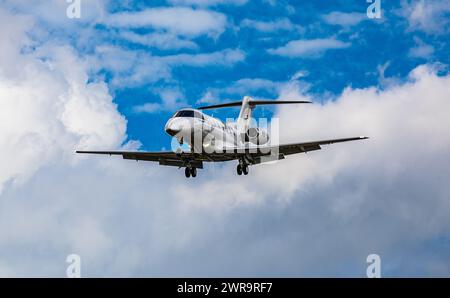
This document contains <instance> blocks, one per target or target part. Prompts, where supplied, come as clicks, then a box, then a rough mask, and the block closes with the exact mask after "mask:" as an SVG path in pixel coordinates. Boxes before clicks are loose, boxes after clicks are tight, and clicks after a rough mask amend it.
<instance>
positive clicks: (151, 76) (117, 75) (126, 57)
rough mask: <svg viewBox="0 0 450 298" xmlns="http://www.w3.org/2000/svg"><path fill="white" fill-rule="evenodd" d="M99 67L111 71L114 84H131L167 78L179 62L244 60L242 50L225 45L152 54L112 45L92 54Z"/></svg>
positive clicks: (211, 63)
mask: <svg viewBox="0 0 450 298" xmlns="http://www.w3.org/2000/svg"><path fill="white" fill-rule="evenodd" d="M92 60H93V61H95V64H96V67H97V68H98V69H106V70H109V71H111V72H112V73H113V74H114V76H113V79H112V82H111V84H112V85H113V86H114V87H125V86H126V87H133V86H139V85H142V84H144V83H151V82H156V81H158V80H161V79H164V80H170V79H171V77H172V69H173V68H176V67H179V66H191V67H205V66H220V67H232V66H234V65H235V64H236V63H239V62H242V61H244V60H245V53H244V52H242V51H241V50H237V49H225V50H222V51H216V52H212V53H199V54H175V55H167V56H152V55H151V54H149V53H148V52H146V51H137V50H136V51H135V50H125V49H122V48H120V47H115V46H99V47H97V49H96V56H95V57H93V58H92Z"/></svg>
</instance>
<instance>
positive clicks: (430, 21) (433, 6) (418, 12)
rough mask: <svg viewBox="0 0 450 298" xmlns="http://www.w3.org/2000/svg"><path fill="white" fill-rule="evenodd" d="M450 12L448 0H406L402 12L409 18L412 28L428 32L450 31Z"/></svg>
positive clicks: (441, 32)
mask: <svg viewBox="0 0 450 298" xmlns="http://www.w3.org/2000/svg"><path fill="white" fill-rule="evenodd" d="M449 13H450V3H449V2H448V1H446V0H436V1H424V0H411V1H405V0H404V1H402V7H401V12H400V14H401V15H403V16H404V17H406V18H407V20H408V23H409V27H410V29H411V30H420V31H423V32H426V33H428V34H446V33H448V32H449V30H450V22H449V20H448V14H449Z"/></svg>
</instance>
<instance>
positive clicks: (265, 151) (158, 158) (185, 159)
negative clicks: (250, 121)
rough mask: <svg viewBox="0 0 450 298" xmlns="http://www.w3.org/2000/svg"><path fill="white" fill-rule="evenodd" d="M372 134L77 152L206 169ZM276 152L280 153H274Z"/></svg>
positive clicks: (274, 157)
mask: <svg viewBox="0 0 450 298" xmlns="http://www.w3.org/2000/svg"><path fill="white" fill-rule="evenodd" d="M365 139H368V137H355V138H344V139H332V140H322V141H314V142H304V143H291V144H283V145H279V146H249V147H233V148H225V149H224V150H223V152H214V153H210V154H207V153H193V152H172V151H161V152H145V151H77V153H81V154H103V155H121V156H122V157H123V159H128V160H136V161H139V160H143V161H154V162H159V164H160V165H164V166H177V167H183V166H186V164H189V165H191V166H192V167H196V168H199V169H202V168H203V162H204V161H205V162H213V161H215V162H220V161H230V160H236V159H240V158H243V157H245V158H250V160H249V161H251V162H252V163H254V164H257V163H263V162H266V161H271V160H277V159H284V156H286V155H291V154H297V153H306V152H309V151H315V150H320V149H321V147H320V146H321V145H330V144H334V143H342V142H349V141H357V140H365ZM274 153H276V154H278V155H276V156H274V155H273V154H274ZM267 156H272V157H273V158H272V159H270V158H267V159H263V157H267Z"/></svg>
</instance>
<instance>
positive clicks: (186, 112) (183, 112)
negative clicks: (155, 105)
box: [173, 110, 204, 119]
mask: <svg viewBox="0 0 450 298" xmlns="http://www.w3.org/2000/svg"><path fill="white" fill-rule="evenodd" d="M173 117H174V118H175V117H192V118H199V119H204V117H203V114H202V113H199V112H197V111H193V110H181V111H178V112H176V113H175V115H173Z"/></svg>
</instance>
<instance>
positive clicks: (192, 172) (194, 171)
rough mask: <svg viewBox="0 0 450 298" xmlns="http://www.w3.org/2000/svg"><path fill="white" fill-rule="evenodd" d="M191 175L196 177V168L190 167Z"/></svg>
mask: <svg viewBox="0 0 450 298" xmlns="http://www.w3.org/2000/svg"><path fill="white" fill-rule="evenodd" d="M191 176H192V177H193V178H195V177H197V168H192V169H191Z"/></svg>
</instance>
